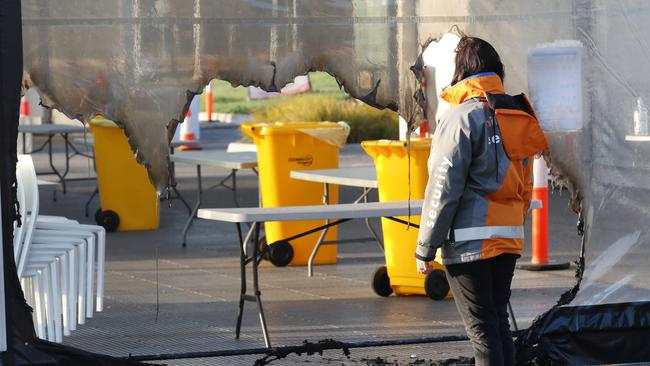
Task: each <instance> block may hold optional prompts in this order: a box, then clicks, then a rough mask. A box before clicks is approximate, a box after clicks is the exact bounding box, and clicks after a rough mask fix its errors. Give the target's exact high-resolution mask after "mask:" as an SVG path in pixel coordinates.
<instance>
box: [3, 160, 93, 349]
mask: <svg viewBox="0 0 650 366" xmlns="http://www.w3.org/2000/svg"><path fill="white" fill-rule="evenodd" d="M17 170H18V171H17V175H18V176H19V177H20V180H19V188H21V191H22V193H23V196H22V200H23V202H22V203H21V214H22V216H23V221H24V224H23V228H21V230H17V233H16V239H18V240H17V241H16V242H17V244H16V247H17V248H16V256H17V264H18V268H19V272H20V273H23V272H25V274H26V275H29V277H30V279H31V280H32V282H33V286H32V287H31V288H30V289H33V288H36V287H38V289H37V290H38V291H41V292H42V293H35V294H33V296H32V297H33V300H34V301H33V302H32V303H33V304H35V308H36V309H35V310H36V312H35V316H36V323H37V326H38V327H37V331H38V333H39V336H41V337H42V335H43V332H44V330H47V332H46V333H47V334H48V336H47V337H48V340H53V341H59V342H60V341H61V340H60V338H61V337H60V336H59V334H60V333H61V332H60V330H61V324H60V323H61V322H60V321H61V318H62V319H63V334H65V335H68V334H69V333H70V331H71V330H74V329H76V323H77V322H78V323H79V324H83V323H85V319H86V317H91V316H92V312H93V287H94V274H95V268H94V267H95V266H94V263H95V253H97V262H98V268H97V269H98V271H97V272H98V273H97V281H98V282H97V290H98V291H97V311H101V310H102V308H103V303H102V299H103V282H104V276H103V272H104V256H105V254H104V252H105V231H104V229H103V228H102V227H100V226H95V225H80V224H78V223H77V222H76V221H73V220H68V219H66V218H64V217H57V216H47V217H42V216H40V215H39V214H38V208H39V200H38V184H37V180H36V172H35V170H34V166H33V162H32V160H31V157H29V156H19V163H18V169H17ZM48 256H50V257H52V256H54V258H55V260H56V263H57V265H58V267H56V268H51V269H50V272H49V273H47V272H46V271H45V270H44V269H43V268H36V267H35V266H34V265H28V263H29V261H30V260H31V258H32V257H34V258H39V259H41V260H42V261H46V259H47V258H50V257H48ZM39 264H42V263H39ZM55 272H56V273H55ZM53 273H55V274H53ZM55 275H56V276H57V277H56V278H53V277H54V276H55ZM59 279H60V280H61V282H60V283H61V286H60V288H58V287H57V284H58V280H59ZM23 283H24V284H25V285H27V282H26V281H23ZM48 289H49V290H50V291H47V290H48ZM38 291H37V292H38ZM27 292H28V291H26V293H27ZM48 294H49V296H48ZM48 298H49V301H48ZM61 301H62V303H61ZM61 305H62V306H61ZM75 318H76V319H75ZM52 333H54V337H52V336H51V334H52Z"/></svg>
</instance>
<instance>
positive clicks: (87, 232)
mask: <svg viewBox="0 0 650 366" xmlns="http://www.w3.org/2000/svg"><path fill="white" fill-rule="evenodd" d="M19 166H20V167H21V169H24V171H23V181H24V182H25V187H26V189H25V196H26V200H27V204H28V205H31V206H32V207H34V208H35V210H36V211H35V212H38V207H39V203H38V202H39V200H38V199H39V198H38V182H37V179H36V171H35V170H34V165H33V162H32V160H31V157H30V156H27V155H26V156H19ZM25 176H26V177H27V178H25ZM36 217H37V221H36V229H37V230H38V231H37V234H38V235H37V236H36V237H35V238H34V241H35V242H42V241H45V242H47V239H48V238H49V237H51V236H52V235H60V236H61V237H63V236H69V237H71V238H74V239H82V240H85V241H86V242H87V244H88V245H87V247H86V250H87V256H86V258H87V264H86V267H87V270H86V271H85V272H84V273H85V278H80V279H79V284H80V286H81V285H82V284H85V286H86V291H85V294H84V295H82V294H81V293H80V295H79V305H80V308H79V315H78V322H79V324H83V323H84V322H85V318H86V317H88V318H90V317H92V316H93V305H94V304H93V292H94V284H95V281H94V277H95V264H94V263H95V260H96V262H97V266H96V267H97V268H96V269H97V271H96V274H97V280H96V281H97V282H96V283H97V292H96V297H95V304H96V306H95V310H96V311H98V312H100V311H103V308H104V304H103V298H104V262H105V253H106V231H105V230H104V228H103V227H101V226H98V225H82V224H79V223H77V222H76V221H73V220H67V219H66V218H61V217H56V216H46V217H45V219H43V220H42V219H41V218H42V217H43V216H41V215H40V214H38V215H37V216H36ZM45 230H48V231H49V230H53V231H55V232H57V233H59V232H62V233H65V235H63V234H54V233H46V232H45ZM95 258H96V259H95ZM80 288H81V287H80ZM80 292H81V290H80ZM84 308H85V309H84Z"/></svg>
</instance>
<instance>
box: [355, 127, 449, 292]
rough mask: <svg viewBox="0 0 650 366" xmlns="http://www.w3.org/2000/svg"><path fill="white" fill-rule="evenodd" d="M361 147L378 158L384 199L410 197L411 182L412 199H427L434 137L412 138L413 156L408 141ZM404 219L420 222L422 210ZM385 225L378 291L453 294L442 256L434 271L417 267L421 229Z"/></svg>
mask: <svg viewBox="0 0 650 366" xmlns="http://www.w3.org/2000/svg"><path fill="white" fill-rule="evenodd" d="M361 146H362V147H363V149H364V150H365V151H366V153H368V155H370V156H371V157H372V158H373V159H374V161H375V167H376V169H377V186H378V194H379V201H380V202H387V201H402V200H407V199H409V183H410V199H412V200H418V199H422V198H424V190H425V189H426V184H427V180H428V179H429V171H428V168H427V161H428V160H429V151H430V150H431V139H413V140H411V154H410V159H409V154H408V150H407V144H406V141H391V140H378V141H364V142H362V143H361ZM409 165H410V180H409ZM400 219H402V220H410V222H412V223H414V224H418V225H419V223H420V212H419V211H417V212H413V214H412V216H411V217H410V218H409V217H400ZM381 226H382V232H383V236H384V254H385V256H386V266H385V267H380V268H378V269H377V271H376V272H375V275H374V278H373V290H374V291H375V293H377V294H378V295H380V296H389V295H390V294H391V293H393V292H395V294H397V295H427V296H429V297H430V298H432V299H435V300H441V299H444V298H445V297H447V296H450V295H451V293H450V291H449V284H448V283H447V279H446V277H445V272H444V267H443V265H442V264H441V263H440V262H438V261H437V260H438V258H440V256H439V255H438V256H437V258H436V261H434V262H432V265H433V267H434V268H435V270H434V272H432V273H430V274H428V275H426V276H425V275H423V274H420V273H418V272H417V270H416V264H415V247H416V245H417V238H418V229H417V228H416V227H408V226H406V225H404V224H401V223H398V222H395V221H391V220H388V219H382V222H381Z"/></svg>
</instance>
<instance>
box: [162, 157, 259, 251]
mask: <svg viewBox="0 0 650 366" xmlns="http://www.w3.org/2000/svg"><path fill="white" fill-rule="evenodd" d="M170 159H171V161H172V162H173V163H182V164H190V165H195V166H196V176H197V185H198V194H197V199H196V203H195V204H194V208H193V209H192V211H191V212H190V217H189V218H188V220H187V222H186V223H185V227H184V228H183V243H182V244H183V246H186V245H187V232H188V231H189V229H190V227H191V226H192V223H193V222H194V219H195V218H196V217H197V216H196V215H197V212H198V210H199V208H200V207H201V199H202V197H203V184H202V181H201V166H207V167H214V168H226V169H230V170H231V172H230V174H228V175H227V176H226V177H225V178H223V179H222V180H221V181H220V182H219V183H217V184H216V185H214V186H212V187H209V188H207V189H208V190H209V189H212V188H216V187H224V188H227V189H229V190H231V191H232V192H233V200H234V202H235V206H237V207H239V199H238V196H237V171H239V170H241V169H252V170H253V171H254V172H256V173H257V153H254V152H232V153H229V152H225V151H210V150H203V151H186V152H179V153H176V154H174V155H171V156H170ZM228 180H230V181H231V185H230V186H229V185H227V184H226V182H227V181H228Z"/></svg>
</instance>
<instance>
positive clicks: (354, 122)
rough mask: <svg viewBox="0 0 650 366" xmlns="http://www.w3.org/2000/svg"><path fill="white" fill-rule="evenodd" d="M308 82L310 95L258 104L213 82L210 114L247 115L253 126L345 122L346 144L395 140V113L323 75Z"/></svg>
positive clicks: (243, 90) (243, 92)
mask: <svg viewBox="0 0 650 366" xmlns="http://www.w3.org/2000/svg"><path fill="white" fill-rule="evenodd" d="M309 80H310V82H311V86H312V90H311V92H308V93H303V94H299V95H296V96H287V97H277V98H272V99H262V100H249V99H248V88H246V87H242V86H240V87H237V88H233V87H232V86H231V85H230V83H228V82H226V81H223V80H213V81H212V94H213V96H214V97H213V111H214V112H222V113H241V114H251V115H252V121H254V122H319V121H332V122H338V121H345V122H347V123H348V124H349V125H350V128H351V130H350V136H349V138H348V143H357V142H361V141H363V140H376V139H397V138H398V135H399V127H398V121H397V119H398V117H397V113H395V112H393V111H390V110H388V109H385V110H379V109H376V108H373V107H370V106H368V105H366V104H364V103H362V102H360V101H357V100H355V99H353V98H351V97H349V96H348V95H347V94H345V92H343V91H342V90H341V89H340V88H339V85H338V83H337V82H336V79H334V78H333V77H332V76H330V75H329V74H327V73H325V72H312V73H310V74H309ZM204 106H205V98H200V107H199V108H200V109H201V110H205V108H204Z"/></svg>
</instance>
